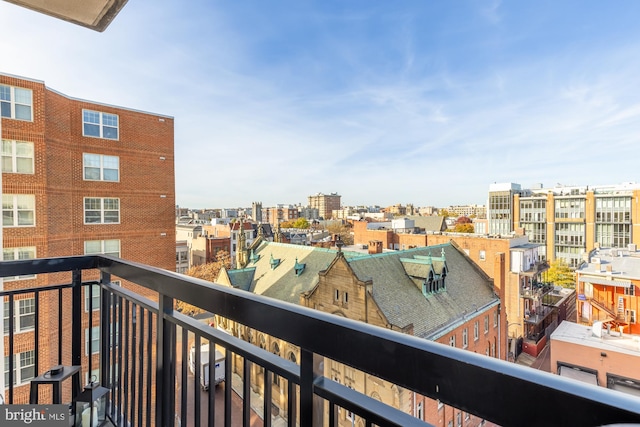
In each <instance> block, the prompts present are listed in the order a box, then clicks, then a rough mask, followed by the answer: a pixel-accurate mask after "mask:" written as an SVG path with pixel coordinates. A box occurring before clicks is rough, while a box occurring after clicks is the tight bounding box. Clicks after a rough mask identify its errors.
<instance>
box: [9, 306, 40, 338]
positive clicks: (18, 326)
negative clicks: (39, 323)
mask: <svg viewBox="0 0 640 427" xmlns="http://www.w3.org/2000/svg"><path fill="white" fill-rule="evenodd" d="M13 304H14V305H13V317H14V321H13V328H14V329H13V333H14V334H21V333H24V332H30V331H33V330H34V329H35V327H36V326H35V324H36V322H35V319H36V300H35V298H33V297H31V298H22V299H18V300H14V301H13ZM23 308H30V310H29V311H25V312H24V313H23V312H22V311H23ZM2 310H3V315H2V332H3V334H4V335H9V332H10V331H9V301H4V303H3V304H2ZM29 317H33V320H32V321H31V322H29V323H32V325H30V326H24V327H23V326H22V321H23V319H28V318H29Z"/></svg>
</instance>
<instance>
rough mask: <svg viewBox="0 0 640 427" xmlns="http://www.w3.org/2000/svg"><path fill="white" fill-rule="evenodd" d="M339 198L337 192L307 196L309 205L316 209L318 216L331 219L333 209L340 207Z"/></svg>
mask: <svg viewBox="0 0 640 427" xmlns="http://www.w3.org/2000/svg"><path fill="white" fill-rule="evenodd" d="M340 198H341V196H340V195H339V194H338V193H331V194H322V193H317V194H314V195H313V196H309V207H310V208H315V209H318V214H319V215H320V218H322V219H325V220H327V219H331V218H333V211H334V210H338V209H340Z"/></svg>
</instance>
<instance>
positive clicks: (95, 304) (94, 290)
mask: <svg viewBox="0 0 640 427" xmlns="http://www.w3.org/2000/svg"><path fill="white" fill-rule="evenodd" d="M111 284H112V285H115V286H120V281H119V280H114V281H112V282H111ZM100 292H101V289H100V285H91V310H93V311H96V310H100ZM112 301H113V299H112ZM113 304H116V305H117V303H116V302H115V301H114V302H113ZM84 311H85V312H87V311H89V287H84Z"/></svg>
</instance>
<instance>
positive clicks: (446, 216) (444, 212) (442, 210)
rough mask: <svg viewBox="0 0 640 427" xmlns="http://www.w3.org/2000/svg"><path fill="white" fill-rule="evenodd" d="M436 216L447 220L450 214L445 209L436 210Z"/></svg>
mask: <svg viewBox="0 0 640 427" xmlns="http://www.w3.org/2000/svg"><path fill="white" fill-rule="evenodd" d="M438 216H443V217H445V218H449V217H450V216H451V214H450V213H449V211H448V210H446V209H438Z"/></svg>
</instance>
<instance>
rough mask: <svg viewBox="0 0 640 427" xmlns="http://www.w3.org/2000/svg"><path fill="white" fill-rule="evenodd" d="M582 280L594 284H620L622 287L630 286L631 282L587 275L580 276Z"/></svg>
mask: <svg viewBox="0 0 640 427" xmlns="http://www.w3.org/2000/svg"><path fill="white" fill-rule="evenodd" d="M579 281H580V282H587V283H592V284H594V285H605V286H618V287H622V288H630V287H631V282H630V281H629V280H611V279H605V278H604V277H585V276H580V280H579Z"/></svg>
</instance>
